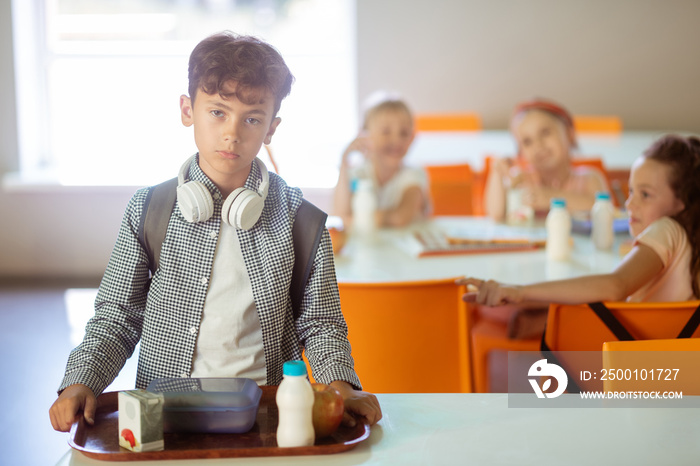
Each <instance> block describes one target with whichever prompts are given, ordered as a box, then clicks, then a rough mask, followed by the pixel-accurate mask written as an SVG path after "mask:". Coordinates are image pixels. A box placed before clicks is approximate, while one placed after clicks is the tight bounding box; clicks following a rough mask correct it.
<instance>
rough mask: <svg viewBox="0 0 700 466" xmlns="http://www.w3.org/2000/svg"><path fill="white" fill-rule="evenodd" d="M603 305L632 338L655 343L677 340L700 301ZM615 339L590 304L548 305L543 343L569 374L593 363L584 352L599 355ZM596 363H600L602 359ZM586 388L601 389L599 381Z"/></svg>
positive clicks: (609, 303)
mask: <svg viewBox="0 0 700 466" xmlns="http://www.w3.org/2000/svg"><path fill="white" fill-rule="evenodd" d="M604 304H605V306H606V307H607V308H608V309H610V311H611V313H612V314H613V315H614V316H615V317H616V318H617V320H618V321H619V322H620V324H622V326H623V327H624V328H625V329H626V330H627V331H628V332H629V333H630V335H631V336H632V337H633V338H635V339H636V340H653V339H669V338H676V337H677V336H678V334H679V333H680V332H681V330H683V328H684V327H685V325H686V323H687V322H688V320H689V319H690V317H691V316H692V315H693V313H694V312H695V309H696V308H697V307H698V305H700V301H685V302H673V303H627V302H606V303H604ZM692 336H693V337H697V336H700V330H699V329H696V331H695V332H694V333H693V335H692ZM616 340H618V338H617V337H616V336H615V334H614V333H613V332H612V331H611V330H610V329H609V328H608V327H607V326H606V325H605V324H604V323H603V321H602V320H601V319H600V318H599V317H598V316H597V315H596V314H595V313H594V312H593V310H592V309H591V308H590V307H589V306H588V305H587V304H580V305H573V304H551V305H550V306H549V313H548V315H547V327H546V330H545V336H544V341H545V343H546V344H547V346H548V347H549V349H550V350H551V351H552V352H554V353H555V354H556V355H559V356H561V358H560V360H561V362H562V365H563V366H565V367H564V368H565V369H566V370H567V372H569V373H570V374H577V373H578V371H579V370H581V369H584V368H586V365H588V364H590V360H587V358H588V357H592V356H594V354H593V353H592V354H590V355H587V354H584V353H583V352H587V351H590V352H596V353H597V352H600V351H601V348H602V347H603V343H605V342H609V341H616ZM562 352H564V353H562ZM565 352H570V353H568V354H566V353H565ZM574 352H576V353H574ZM559 356H557V357H559ZM596 357H597V356H596ZM597 364H598V365H599V364H600V358H599V357H598V360H597ZM586 385H587V387H582V388H591V389H600V388H601V387H602V383H601V381H599V380H597V381H591V382H590V384H586Z"/></svg>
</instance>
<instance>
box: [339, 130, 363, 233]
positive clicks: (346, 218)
mask: <svg viewBox="0 0 700 466" xmlns="http://www.w3.org/2000/svg"><path fill="white" fill-rule="evenodd" d="M355 151H358V152H362V153H363V154H365V153H366V152H367V139H366V137H364V136H363V135H362V134H360V135H358V136H357V137H356V138H355V139H354V140H353V141H352V142H351V143H350V144H349V145H348V147H347V148H346V149H345V152H343V156H342V157H341V159H340V171H339V173H338V182H337V183H336V186H335V190H334V191H333V215H337V216H339V217H340V218H342V219H343V223H344V224H345V226H346V227H347V226H348V225H350V223H351V222H352V204H351V201H352V190H351V189H350V173H349V171H350V162H349V160H348V159H349V158H350V154H351V153H352V152H355Z"/></svg>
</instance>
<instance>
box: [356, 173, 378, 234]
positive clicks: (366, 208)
mask: <svg viewBox="0 0 700 466" xmlns="http://www.w3.org/2000/svg"><path fill="white" fill-rule="evenodd" d="M376 210H377V198H376V197H375V195H374V186H373V184H372V180H370V179H367V178H361V179H359V180H357V187H356V189H355V193H354V194H353V196H352V223H353V230H354V231H355V232H356V233H358V234H360V235H369V234H371V233H373V232H374V230H375V229H376V223H375V219H374V213H375V211H376Z"/></svg>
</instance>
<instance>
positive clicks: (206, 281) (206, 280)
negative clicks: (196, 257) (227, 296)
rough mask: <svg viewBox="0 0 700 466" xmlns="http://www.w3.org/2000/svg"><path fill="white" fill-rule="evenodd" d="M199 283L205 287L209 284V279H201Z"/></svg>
mask: <svg viewBox="0 0 700 466" xmlns="http://www.w3.org/2000/svg"><path fill="white" fill-rule="evenodd" d="M200 281H201V282H202V285H206V284H207V283H209V278H207V277H202V279H201V280H200Z"/></svg>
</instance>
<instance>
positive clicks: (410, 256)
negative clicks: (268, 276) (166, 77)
mask: <svg viewBox="0 0 700 466" xmlns="http://www.w3.org/2000/svg"><path fill="white" fill-rule="evenodd" d="M504 228H505V229H506V230H508V229H509V227H506V226H504V225H501V224H496V223H494V222H493V221H491V220H490V219H488V218H486V217H436V218H434V219H432V220H431V221H429V222H427V223H425V224H420V225H414V226H412V227H409V228H403V229H382V230H379V231H378V232H377V233H376V235H374V237H372V238H370V239H364V238H360V237H357V236H355V235H352V234H351V235H349V237H348V242H347V244H346V245H345V247H344V248H343V249H342V250H341V251H340V254H338V255H337V256H336V257H335V267H336V276H337V279H338V282H362V281H371V282H390V281H404V280H406V281H408V280H428V279H438V278H451V277H456V276H462V275H465V276H475V277H478V278H485V279H495V280H498V281H502V282H505V283H512V284H526V283H531V282H536V281H543V280H554V279H563V278H572V277H578V276H582V275H587V274H593V273H607V272H611V271H612V270H613V269H614V268H615V266H616V265H617V264H619V263H620V261H621V259H622V256H621V255H620V254H619V252H618V251H619V246H620V244H622V243H623V242H624V241H626V240H629V236H628V235H627V234H618V235H616V241H615V245H614V246H613V248H612V249H611V250H609V251H597V250H596V249H595V248H594V247H593V243H592V242H591V240H590V236H589V235H586V234H575V235H573V236H574V248H573V254H572V256H571V258H570V259H569V260H567V261H551V260H548V259H547V257H546V253H545V250H544V249H543V248H540V249H536V250H529V251H520V252H497V253H486V254H454V255H447V256H438V257H417V255H416V253H415V250H414V249H415V244H414V239H413V237H414V233H415V232H416V231H421V230H430V231H436V230H437V231H440V232H443V233H447V234H449V235H452V236H454V235H460V236H472V237H478V236H479V235H481V236H482V237H483V236H488V233H489V232H492V231H495V232H496V233H495V234H498V233H499V232H500V231H501V230H502V229H504ZM512 229H513V230H515V231H516V232H525V233H524V234H529V235H532V237H533V238H537V239H544V238H545V233H544V228H543V226H541V225H540V226H532V227H512Z"/></svg>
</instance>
